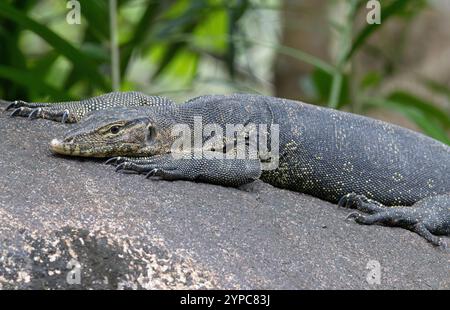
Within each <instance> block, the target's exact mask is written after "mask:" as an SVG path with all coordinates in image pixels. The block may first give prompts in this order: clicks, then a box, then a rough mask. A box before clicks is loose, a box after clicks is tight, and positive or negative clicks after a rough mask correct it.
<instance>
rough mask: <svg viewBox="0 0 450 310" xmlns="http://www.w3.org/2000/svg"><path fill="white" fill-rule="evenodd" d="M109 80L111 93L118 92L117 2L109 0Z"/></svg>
mask: <svg viewBox="0 0 450 310" xmlns="http://www.w3.org/2000/svg"><path fill="white" fill-rule="evenodd" d="M109 29H110V50H111V78H112V89H113V91H119V90H120V55H119V44H118V41H117V40H118V39H117V38H118V31H117V0H109Z"/></svg>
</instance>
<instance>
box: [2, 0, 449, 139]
mask: <svg viewBox="0 0 450 310" xmlns="http://www.w3.org/2000/svg"><path fill="white" fill-rule="evenodd" d="M279 1H283V0H279ZM67 2H68V1H62V0H43V1H36V0H2V1H1V2H0V42H1V44H0V98H5V99H17V98H20V99H25V100H32V101H38V100H48V101H56V100H67V99H77V98H83V97H88V96H92V95H97V94H100V93H104V92H107V91H111V88H112V86H111V84H112V82H111V72H112V68H111V56H110V55H111V53H110V51H111V49H112V48H114V47H112V46H111V44H110V42H111V38H110V25H109V10H108V6H109V1H108V0H80V1H79V2H80V3H81V14H82V23H81V25H68V24H67V22H66V15H67V13H68V8H67V7H66V5H67ZM274 2H275V3H276V1H268V2H266V1H264V0H259V1H258V0H228V1H227V0H165V1H158V0H118V8H117V19H118V25H119V26H118V27H117V29H116V30H117V32H118V42H119V43H118V46H117V48H118V49H119V51H120V60H119V66H120V68H119V69H120V76H121V79H122V83H121V90H131V89H135V88H136V83H135V82H134V81H133V80H132V79H131V78H130V74H129V73H130V70H131V68H132V67H133V66H135V67H136V66H137V67H139V65H140V63H142V62H151V63H152V64H153V66H152V67H151V70H150V72H148V74H145V75H142V76H143V77H142V78H141V80H142V81H140V82H142V83H146V84H148V85H153V84H157V85H169V87H168V88H167V89H166V88H164V87H162V89H160V93H162V94H164V92H165V91H167V90H168V89H171V90H177V89H179V90H182V89H183V87H189V85H190V84H191V83H192V82H193V81H195V79H196V78H197V74H198V67H199V62H200V60H201V59H202V58H203V57H210V58H214V59H215V60H216V61H217V62H219V63H221V64H222V65H223V67H224V68H226V72H227V74H228V81H231V82H232V81H235V80H236V79H237V78H242V76H244V78H252V73H251V68H249V69H248V70H247V71H248V72H245V71H246V70H245V68H244V69H242V68H239V67H238V58H239V56H240V54H242V53H244V54H245V53H246V51H247V50H248V49H250V48H254V47H256V48H258V47H260V48H262V47H264V48H271V49H273V51H275V52H277V53H281V54H285V55H289V56H291V57H293V58H295V59H296V60H297V61H302V62H305V63H308V64H310V65H312V66H313V67H314V68H315V71H314V72H313V73H312V74H311V77H310V80H311V84H312V85H313V88H314V90H315V98H314V100H313V102H314V103H317V104H322V105H328V106H329V107H332V108H339V109H342V108H345V109H349V110H352V111H354V112H357V113H362V112H364V111H366V110H367V109H370V108H372V107H383V108H386V109H392V110H395V111H398V112H400V113H403V114H404V115H405V116H406V117H408V118H409V119H410V120H412V121H413V122H414V123H415V124H416V125H417V126H419V127H420V128H421V129H422V130H423V131H424V132H425V133H426V134H428V135H430V136H432V137H434V138H436V139H439V140H441V141H444V142H446V143H448V144H450V138H449V135H448V132H449V131H450V112H449V111H448V110H445V109H443V108H440V107H437V106H436V105H434V104H433V103H431V102H427V101H426V100H424V99H422V98H418V97H416V96H414V95H412V94H409V93H407V92H405V91H403V90H397V91H395V92H393V93H392V94H389V95H388V96H383V97H381V96H379V97H377V96H374V93H376V90H377V87H378V86H379V84H380V81H382V80H383V79H384V78H385V77H386V76H388V75H389V74H391V72H390V71H389V70H383V71H371V72H367V73H366V75H365V76H364V77H363V79H362V80H361V81H360V82H359V83H355V76H354V74H353V72H352V71H351V70H349V67H350V64H351V63H352V60H353V58H354V57H355V55H356V54H357V53H358V51H359V50H360V49H361V48H363V47H364V46H366V44H367V40H368V39H369V38H370V37H371V36H372V35H373V34H374V33H376V32H377V31H379V29H381V28H382V27H383V25H385V24H386V22H387V21H388V20H390V19H394V18H402V19H406V20H408V21H410V22H413V20H414V18H415V16H417V14H418V13H419V12H420V11H421V10H422V9H423V8H425V7H426V5H427V1H426V0H381V1H380V2H381V3H382V20H383V22H382V23H381V24H380V25H368V24H366V25H365V26H364V27H362V29H355V28H354V21H355V19H356V16H357V14H358V13H359V12H360V11H361V10H365V9H366V8H365V5H366V3H367V1H364V0H348V1H346V3H347V5H348V6H349V7H348V10H347V11H348V16H345V18H344V20H343V23H342V24H332V23H331V22H330V26H331V27H332V28H333V29H334V31H336V32H337V34H338V41H339V42H338V43H339V53H338V55H337V57H336V59H335V60H334V62H333V63H328V62H326V61H324V60H322V59H319V58H317V57H315V56H314V55H309V54H307V53H305V52H304V51H300V50H296V49H293V48H290V47H288V46H283V45H281V44H276V43H269V42H263V41H261V40H258V38H250V37H248V36H247V35H246V29H245V27H244V26H243V23H242V19H243V18H245V16H246V14H248V13H249V12H250V11H255V10H257V9H260V8H261V7H263V8H264V9H273V10H277V9H278V7H277V6H273V5H272V4H273V3H274ZM267 3H269V4H267ZM164 81H166V83H164ZM423 83H424V85H426V86H427V87H428V88H429V89H430V90H431V91H433V92H436V93H439V94H443V95H445V96H448V97H449V100H450V88H449V87H448V86H447V85H442V84H440V83H438V82H437V81H430V80H424V81H423ZM236 84H239V82H237V83H236ZM299 99H301V98H299Z"/></svg>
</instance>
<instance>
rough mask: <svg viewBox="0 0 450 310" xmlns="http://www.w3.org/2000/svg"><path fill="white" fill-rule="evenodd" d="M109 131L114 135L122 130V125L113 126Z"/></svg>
mask: <svg viewBox="0 0 450 310" xmlns="http://www.w3.org/2000/svg"><path fill="white" fill-rule="evenodd" d="M109 131H110V132H111V133H112V134H113V135H115V134H118V133H119V131H120V126H112V127H111V129H109Z"/></svg>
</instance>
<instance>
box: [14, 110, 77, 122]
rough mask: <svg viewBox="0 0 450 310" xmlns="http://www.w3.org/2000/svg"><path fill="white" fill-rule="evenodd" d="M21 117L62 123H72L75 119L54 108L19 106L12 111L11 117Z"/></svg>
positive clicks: (67, 112)
mask: <svg viewBox="0 0 450 310" xmlns="http://www.w3.org/2000/svg"><path fill="white" fill-rule="evenodd" d="M14 116H23V117H28V118H29V119H36V118H44V119H50V120H54V121H58V122H62V123H73V122H76V119H75V118H74V117H73V115H72V114H71V113H70V111H69V110H67V109H63V108H60V109H59V108H58V107H57V106H55V107H28V106H21V107H18V108H16V109H14V110H13V112H12V113H11V117H14Z"/></svg>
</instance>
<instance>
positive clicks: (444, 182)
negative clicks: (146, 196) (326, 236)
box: [9, 92, 450, 246]
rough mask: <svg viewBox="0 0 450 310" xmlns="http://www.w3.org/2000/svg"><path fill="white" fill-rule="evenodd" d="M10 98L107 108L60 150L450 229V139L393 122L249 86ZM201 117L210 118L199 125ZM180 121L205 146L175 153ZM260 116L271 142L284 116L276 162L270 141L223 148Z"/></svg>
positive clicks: (48, 114) (32, 112)
mask: <svg viewBox="0 0 450 310" xmlns="http://www.w3.org/2000/svg"><path fill="white" fill-rule="evenodd" d="M124 106H125V107H124ZM110 107H115V108H114V109H112V110H109V109H108V108H110ZM9 108H15V109H14V111H13V113H12V114H13V115H21V116H29V117H31V118H35V117H41V118H47V119H53V120H59V121H69V122H77V121H79V120H80V119H81V118H82V117H83V116H84V115H85V114H86V113H87V112H88V111H93V110H100V111H97V112H95V113H93V114H90V116H88V117H86V118H85V119H83V121H81V122H80V124H79V125H78V127H77V128H75V129H74V130H71V131H70V132H69V133H68V134H67V136H66V137H65V138H64V139H62V140H56V139H55V140H53V141H52V142H51V145H50V147H51V149H52V150H53V151H54V152H56V153H61V154H66V155H75V156H93V157H113V158H112V159H111V160H109V162H112V163H115V164H117V170H129V171H136V172H139V173H145V174H147V176H158V177H160V178H163V179H167V180H177V179H184V180H191V181H200V182H209V183H215V184H221V185H228V186H239V185H241V184H244V183H248V182H251V181H253V180H255V179H258V178H259V179H261V180H263V181H265V182H268V183H270V184H272V185H274V186H278V187H281V188H286V189H290V190H294V191H298V192H302V193H306V194H310V195H312V196H315V197H318V198H321V199H324V200H327V201H330V202H333V203H338V204H339V205H340V206H346V207H351V208H356V209H357V210H359V211H362V212H364V213H367V214H368V215H363V214H361V213H356V212H353V213H351V214H350V215H349V217H351V218H354V219H355V221H356V222H358V223H361V224H368V225H370V224H383V225H386V226H399V227H403V228H406V229H409V230H411V231H414V232H416V233H418V234H419V235H421V236H422V237H424V238H425V239H426V240H428V241H429V242H431V243H432V244H434V245H443V246H445V242H444V241H443V240H442V239H441V238H439V237H437V236H436V235H450V178H449V175H450V147H449V146H447V145H445V144H443V143H440V142H438V141H436V140H433V139H431V138H429V137H426V136H424V135H422V134H420V133H416V132H413V131H411V130H408V129H405V128H402V127H399V126H396V125H392V124H389V123H385V122H382V121H378V120H374V119H371V118H367V117H364V116H360V115H355V114H351V113H346V112H341V111H337V110H332V109H327V108H323V107H318V106H313V105H309V104H306V103H302V102H297V101H291V100H286V99H279V98H273V97H267V96H258V95H248V94H235V95H229V96H221V95H211V96H202V97H198V98H194V99H191V100H189V101H188V102H186V103H184V104H182V105H175V104H173V102H171V101H170V100H168V99H165V98H161V97H151V96H146V95H143V94H141V93H136V92H132V93H111V94H107V95H104V96H100V97H95V98H91V99H87V100H85V101H82V102H70V103H60V104H56V105H49V104H29V103H25V102H21V101H16V102H13V103H11V104H10V106H9ZM104 109H106V110H104ZM199 120H200V122H201V123H202V124H208V125H211V124H212V125H213V126H212V127H211V126H210V127H209V129H208V130H206V131H205V129H206V127H204V128H201V129H200V132H198V130H199V129H198V128H196V122H197V123H198V121H199ZM180 124H181V125H184V126H185V127H183V128H184V131H189V130H191V131H194V132H195V133H196V134H197V135H198V134H200V137H201V141H200V145H197V148H195V147H193V148H192V149H197V150H198V149H199V148H200V149H201V150H203V151H204V154H203V155H202V156H200V157H198V156H197V157H196V156H192V154H191V156H190V157H189V158H187V157H182V158H174V157H175V155H180V154H181V153H183V152H181V148H180V145H178V147H174V143H175V144H176V142H177V141H178V140H177V139H178V138H179V136H177V135H173V132H172V131H173V129H174V128H175V127H174V126H176V125H180ZM227 124H232V125H236V124H241V125H243V126H244V127H239V126H238V127H235V129H236V128H237V130H235V132H234V134H233V135H231V136H229V137H228V136H227V135H226V134H225V135H224V136H221V135H220V134H219V133H224V132H225V131H226V125H227ZM253 124H256V125H267V128H268V130H266V131H265V132H264V131H263V134H262V135H261V132H258V133H259V134H260V137H259V139H263V140H264V139H266V140H267V142H271V140H276V139H274V138H273V137H274V136H273V133H274V132H276V127H273V128H274V129H273V130H272V129H271V128H272V127H271V126H270V125H278V131H279V135H278V148H277V149H278V151H279V152H278V154H279V156H278V157H277V160H278V165H277V166H276V169H273V170H267V169H263V166H264V164H267V162H270V161H271V160H272V161H273V160H274V159H275V157H276V156H273V154H272V155H270V154H271V152H270V151H271V150H269V152H267V150H265V151H264V152H262V151H260V150H259V149H258V150H257V152H256V156H255V157H251V156H248V158H240V157H239V158H234V159H233V160H230V159H227V158H224V156H225V157H226V155H224V153H225V152H227V151H228V153H227V154H231V153H233V151H230V149H231V150H233V147H230V148H228V146H229V145H230V144H231V145H233V146H236V145H235V144H234V143H235V142H236V140H239V139H243V140H241V141H244V142H245V143H244V148H245V152H247V153H246V154H247V155H248V152H249V150H250V148H249V146H250V145H252V144H251V143H250V141H251V140H252V139H253V138H254V136H253V135H252V134H250V131H254V127H251V126H250V127H251V128H252V130H249V129H248V128H250V127H248V126H249V125H253ZM197 125H198V124H197ZM214 126H215V127H214ZM245 126H247V127H245ZM211 128H212V129H211ZM178 133H179V132H178ZM191 133H192V132H191ZM191 133H190V134H191ZM197 137H198V136H197ZM215 137H216V138H217V137H219V138H220V139H214V138H215ZM212 140H214V143H209V142H211V141H212ZM189 141H191V140H190V138H189ZM191 142H192V141H191ZM194 146H195V142H194ZM234 153H237V151H236V148H234ZM183 154H184V155H186V150H184V153H183ZM206 154H209V155H208V156H206ZM268 154H269V155H268ZM194 155H195V154H194ZM197 155H198V154H197ZM211 155H212V156H211ZM116 156H121V157H116ZM271 156H273V157H271ZM206 157H208V158H206ZM393 206H395V207H393ZM390 207H393V208H390Z"/></svg>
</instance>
